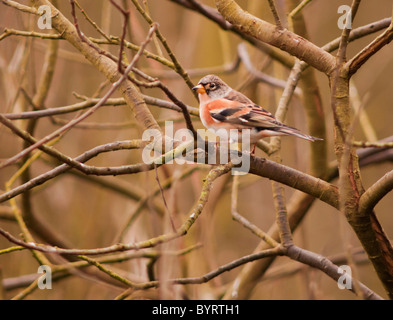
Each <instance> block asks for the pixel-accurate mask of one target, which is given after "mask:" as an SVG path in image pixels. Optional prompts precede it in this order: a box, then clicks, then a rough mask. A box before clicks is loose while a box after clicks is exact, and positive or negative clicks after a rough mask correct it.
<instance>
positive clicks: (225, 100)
mask: <svg viewBox="0 0 393 320" xmlns="http://www.w3.org/2000/svg"><path fill="white" fill-rule="evenodd" d="M193 90H195V91H196V92H197V93H198V97H199V110H200V118H201V121H202V124H203V125H204V126H205V127H206V128H207V129H209V130H211V131H213V132H214V133H216V134H217V135H218V136H220V138H223V139H227V138H228V137H230V140H232V141H236V140H237V141H239V139H236V137H241V135H240V134H235V135H234V134H232V133H233V132H235V133H236V131H237V132H239V131H240V130H243V129H250V142H251V143H254V148H253V151H252V152H251V153H252V154H253V153H254V151H255V146H256V143H257V142H258V140H260V139H262V138H266V137H272V136H280V135H292V136H295V137H298V138H302V139H305V140H309V141H316V140H322V139H320V138H316V137H312V136H309V135H306V134H304V133H301V132H300V131H299V130H298V129H296V128H292V127H290V126H287V125H285V124H283V123H281V122H279V121H278V120H277V119H276V118H275V117H274V116H273V115H272V114H271V113H270V112H269V111H267V110H265V109H264V108H262V107H261V106H259V105H257V104H255V103H254V102H252V101H251V100H250V99H249V98H248V97H246V96H245V95H244V94H242V93H240V92H238V91H236V90H234V89H232V88H231V87H230V86H228V85H227V84H226V83H225V82H224V81H222V80H221V79H220V78H219V77H218V76H216V75H207V76H205V77H203V78H202V79H201V80H200V81H199V82H198V85H196V86H195V87H194V88H193ZM219 129H224V130H219ZM231 129H235V130H231ZM220 133H221V134H220ZM223 133H224V134H223ZM233 138H235V139H233ZM232 141H230V142H232ZM239 142H240V141H239Z"/></svg>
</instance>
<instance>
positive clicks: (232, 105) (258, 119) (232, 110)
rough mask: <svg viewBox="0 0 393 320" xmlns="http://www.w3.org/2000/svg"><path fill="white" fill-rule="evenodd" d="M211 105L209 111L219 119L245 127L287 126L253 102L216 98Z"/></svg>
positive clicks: (214, 117) (275, 127)
mask: <svg viewBox="0 0 393 320" xmlns="http://www.w3.org/2000/svg"><path fill="white" fill-rule="evenodd" d="M209 105H210V106H209V113H210V115H211V117H212V118H213V119H215V120H217V121H221V122H226V123H231V124H235V125H239V126H241V127H243V128H250V127H258V128H261V129H262V128H266V129H273V130H274V129H278V128H282V127H287V126H286V125H284V124H283V123H281V122H279V121H277V120H276V118H274V116H273V115H272V114H271V113H270V112H269V111H267V110H265V109H263V108H262V107H260V106H258V105H256V104H253V103H248V104H244V103H241V102H239V101H235V100H228V99H216V100H214V103H211V104H209Z"/></svg>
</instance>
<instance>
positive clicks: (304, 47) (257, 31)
mask: <svg viewBox="0 0 393 320" xmlns="http://www.w3.org/2000/svg"><path fill="white" fill-rule="evenodd" d="M216 6H217V9H218V11H219V12H220V13H221V14H222V15H223V17H224V18H225V19H226V20H227V21H229V22H230V23H232V24H233V25H234V26H235V27H236V28H237V29H238V30H240V31H242V32H244V33H246V34H248V35H250V36H253V37H254V38H256V39H258V40H260V41H263V42H265V43H268V44H270V45H272V46H275V47H277V48H280V49H281V50H283V51H286V52H288V53H289V54H291V55H293V56H295V57H297V58H299V59H300V60H302V61H305V62H306V63H308V64H309V65H311V66H313V67H314V68H316V69H317V70H319V71H322V72H324V73H326V74H330V73H331V72H332V70H333V69H334V66H335V59H334V57H333V56H332V55H331V54H329V53H327V52H326V51H324V50H323V49H321V48H319V47H318V46H316V45H314V44H313V43H312V42H310V41H308V40H306V39H304V38H302V37H300V36H298V35H297V34H294V33H293V32H290V31H288V30H280V29H278V28H277V27H275V26H274V25H272V24H270V23H268V22H266V21H263V20H261V19H259V18H257V17H255V16H253V15H251V14H250V13H248V12H246V11H244V10H243V9H241V8H240V7H239V5H238V4H237V3H236V2H235V1H234V0H216Z"/></svg>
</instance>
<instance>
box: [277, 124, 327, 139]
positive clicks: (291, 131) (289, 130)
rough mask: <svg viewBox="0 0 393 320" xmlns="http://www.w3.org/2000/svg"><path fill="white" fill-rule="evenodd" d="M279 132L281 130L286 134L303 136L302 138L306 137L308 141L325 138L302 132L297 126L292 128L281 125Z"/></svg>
mask: <svg viewBox="0 0 393 320" xmlns="http://www.w3.org/2000/svg"><path fill="white" fill-rule="evenodd" d="M278 132H280V133H282V134H284V135H291V136H295V137H298V138H302V139H305V140H308V141H318V140H323V139H321V138H317V137H313V136H309V135H307V134H304V133H301V132H300V131H299V130H298V129H295V128H292V127H289V126H285V127H281V128H280V130H278Z"/></svg>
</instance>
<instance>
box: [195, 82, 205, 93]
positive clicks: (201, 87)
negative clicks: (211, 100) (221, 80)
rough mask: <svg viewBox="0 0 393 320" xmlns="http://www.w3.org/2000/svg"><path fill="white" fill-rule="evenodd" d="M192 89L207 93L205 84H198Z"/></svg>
mask: <svg viewBox="0 0 393 320" xmlns="http://www.w3.org/2000/svg"><path fill="white" fill-rule="evenodd" d="M192 90H195V91H196V92H198V93H206V90H205V88H204V87H203V85H201V84H198V85H197V86H195V87H194V88H192Z"/></svg>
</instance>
